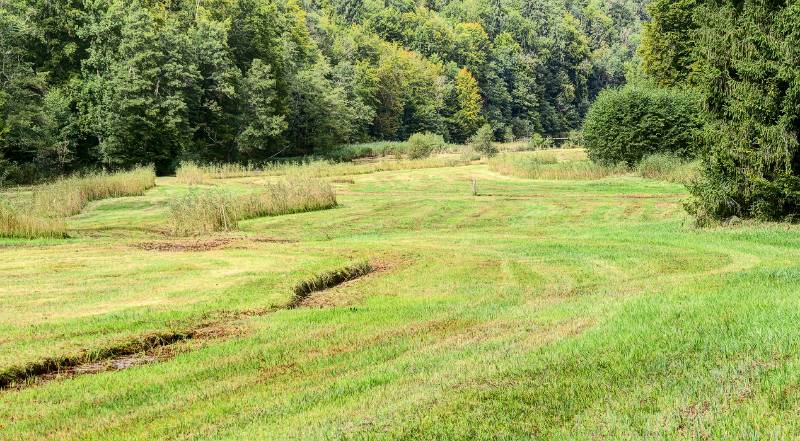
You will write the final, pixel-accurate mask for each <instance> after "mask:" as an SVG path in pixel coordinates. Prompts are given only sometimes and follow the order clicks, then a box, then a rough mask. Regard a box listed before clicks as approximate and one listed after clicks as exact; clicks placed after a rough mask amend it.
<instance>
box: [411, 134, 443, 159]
mask: <svg viewBox="0 0 800 441" xmlns="http://www.w3.org/2000/svg"><path fill="white" fill-rule="evenodd" d="M445 147H446V144H445V142H444V138H443V137H442V135H437V134H435V133H430V132H425V133H415V134H413V135H411V137H410V138H408V157H409V158H411V159H419V158H427V157H428V156H430V155H431V153H434V152H439V151H442V150H444V148H445Z"/></svg>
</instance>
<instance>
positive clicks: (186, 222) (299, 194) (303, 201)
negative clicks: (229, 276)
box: [169, 176, 336, 236]
mask: <svg viewBox="0 0 800 441" xmlns="http://www.w3.org/2000/svg"><path fill="white" fill-rule="evenodd" d="M335 206H336V195H335V194H334V192H333V189H332V187H331V185H330V183H328V182H325V181H322V180H319V179H315V178H310V177H307V176H292V177H291V178H286V179H282V180H279V181H277V182H271V183H268V184H266V186H265V187H264V188H263V189H260V190H258V191H256V192H254V193H251V194H246V195H242V196H233V195H231V194H230V193H228V192H224V191H221V190H216V189H211V190H204V191H200V190H197V191H191V192H189V193H187V194H186V195H184V196H182V197H180V198H178V199H175V200H173V201H172V202H171V203H170V207H169V208H170V210H169V232H170V233H171V234H173V235H177V236H186V235H192V234H201V233H208V232H212V231H230V230H234V229H236V228H237V227H238V221H240V220H243V219H252V218H255V217H262V216H277V215H281V214H289V213H300V212H304V211H314V210H323V209H326V208H331V207H335Z"/></svg>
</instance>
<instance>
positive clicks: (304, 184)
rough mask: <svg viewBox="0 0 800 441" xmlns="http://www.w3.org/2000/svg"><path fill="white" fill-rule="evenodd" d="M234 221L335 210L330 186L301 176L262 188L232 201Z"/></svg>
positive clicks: (333, 196)
mask: <svg viewBox="0 0 800 441" xmlns="http://www.w3.org/2000/svg"><path fill="white" fill-rule="evenodd" d="M236 205H237V213H238V219H252V218H256V217H262V216H278V215H281V214H291V213H302V212H306V211H315V210H324V209H326V208H333V207H335V206H336V195H335V194H334V192H333V188H332V187H331V185H330V183H328V182H325V181H321V180H319V179H315V178H307V177H303V176H298V177H294V178H292V179H282V180H279V181H277V182H270V183H268V184H266V186H265V188H264V189H263V190H260V191H257V192H255V193H251V194H247V195H243V196H240V197H239V198H237V200H236Z"/></svg>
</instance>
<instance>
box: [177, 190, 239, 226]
mask: <svg viewBox="0 0 800 441" xmlns="http://www.w3.org/2000/svg"><path fill="white" fill-rule="evenodd" d="M236 216H237V208H236V199H235V198H233V197H232V196H231V195H230V194H229V193H227V192H224V191H221V190H216V189H211V190H203V191H191V192H189V193H187V194H185V195H184V196H182V197H180V198H177V199H174V200H172V201H171V202H170V204H169V220H168V225H169V232H170V233H171V234H173V235H176V236H189V235H192V234H200V233H209V232H212V231H230V230H234V229H236V221H237V218H236Z"/></svg>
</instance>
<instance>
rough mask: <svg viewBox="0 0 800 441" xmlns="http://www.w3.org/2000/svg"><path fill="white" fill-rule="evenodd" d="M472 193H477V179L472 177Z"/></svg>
mask: <svg viewBox="0 0 800 441" xmlns="http://www.w3.org/2000/svg"><path fill="white" fill-rule="evenodd" d="M472 195H473V196H477V195H478V180H477V179H475V178H474V177H473V178H472Z"/></svg>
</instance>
